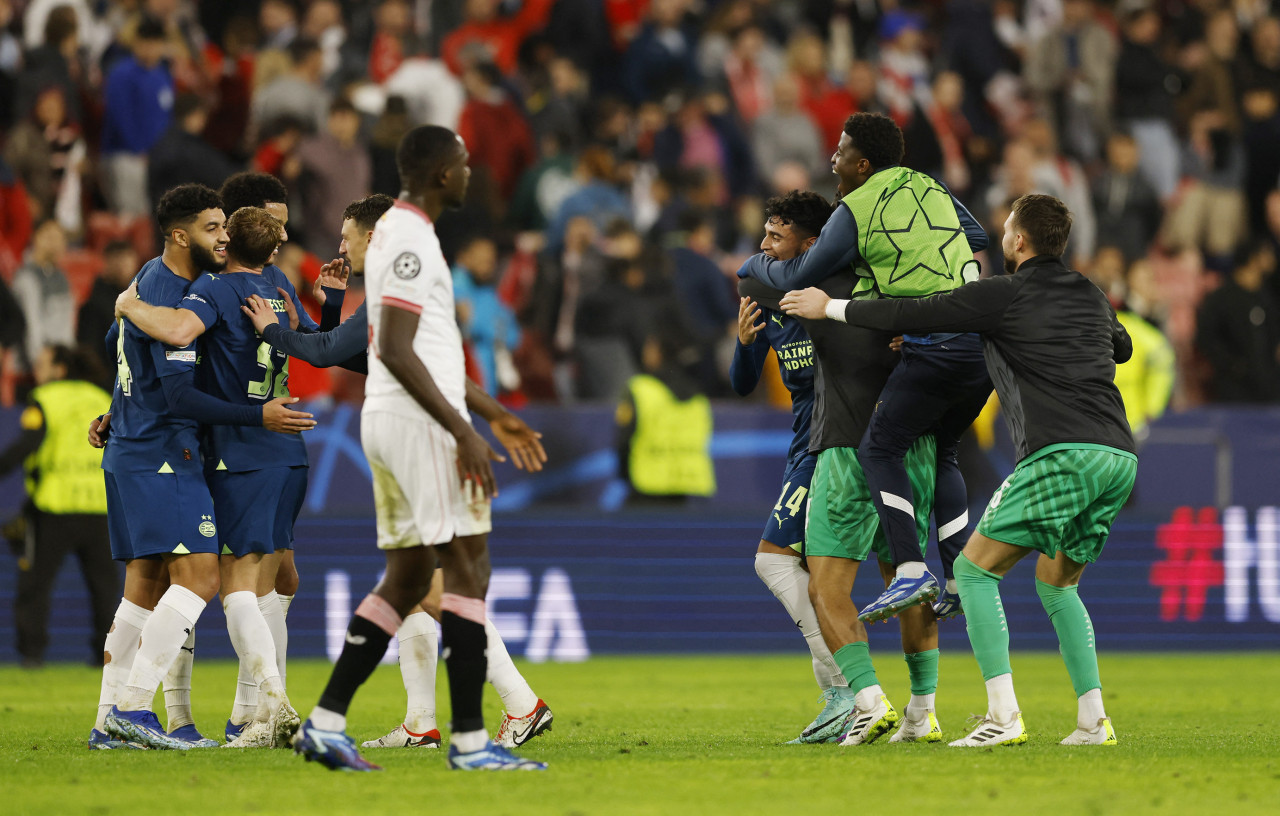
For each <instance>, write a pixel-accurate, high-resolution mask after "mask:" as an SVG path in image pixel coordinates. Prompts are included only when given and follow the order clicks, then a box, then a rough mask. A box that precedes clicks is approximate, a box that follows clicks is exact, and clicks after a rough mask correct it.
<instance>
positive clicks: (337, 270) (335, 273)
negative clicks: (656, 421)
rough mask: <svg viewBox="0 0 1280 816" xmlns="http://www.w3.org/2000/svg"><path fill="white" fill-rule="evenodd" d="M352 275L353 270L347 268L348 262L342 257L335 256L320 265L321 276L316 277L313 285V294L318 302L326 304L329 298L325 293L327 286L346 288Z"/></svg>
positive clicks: (330, 287)
mask: <svg viewBox="0 0 1280 816" xmlns="http://www.w3.org/2000/svg"><path fill="white" fill-rule="evenodd" d="M350 275H351V270H350V269H348V268H347V262H346V261H344V260H342V259H341V258H334V259H333V260H332V261H329V262H328V263H327V264H325V265H324V266H322V267H320V277H318V278H316V282H315V285H314V286H312V287H311V295H312V297H314V298H315V299H316V303H319V304H320V305H321V306H323V305H324V302H325V301H326V300H327V299H328V298H327V297H325V294H324V290H325V289H326V288H329V289H346V288H347V279H348V278H349V277H350Z"/></svg>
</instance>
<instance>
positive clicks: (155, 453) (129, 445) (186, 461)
mask: <svg viewBox="0 0 1280 816" xmlns="http://www.w3.org/2000/svg"><path fill="white" fill-rule="evenodd" d="M136 280H137V281H138V297H139V298H141V299H142V300H144V301H146V302H147V303H149V304H151V305H152V306H168V307H176V306H178V305H179V304H180V303H181V302H182V299H183V298H184V297H185V296H186V294H187V291H188V289H189V287H190V286H191V282H190V281H188V280H187V279H186V278H183V277H181V276H179V275H176V274H174V272H173V271H172V270H170V269H169V267H167V266H165V265H164V263H163V262H162V261H161V259H160V258H153V259H151V260H150V261H148V262H147V263H146V264H145V265H144V266H143V267H142V270H141V271H140V272H139V273H138V275H137V278H136ZM111 336H114V337H115V350H116V383H115V388H114V391H113V393H112V396H111V436H110V441H109V443H108V444H107V449H106V451H105V452H104V453H103V456H102V468H103V470H108V471H111V472H113V473H127V472H140V471H145V472H151V473H157V472H163V473H167V472H169V471H172V472H174V473H181V472H189V473H199V472H200V467H201V464H200V445H199V438H198V431H199V426H198V425H197V424H196V422H195V420H192V419H181V418H179V417H176V416H173V415H172V414H170V413H169V406H168V403H167V402H166V400H165V396H164V390H163V388H162V387H161V384H160V380H161V378H162V377H194V376H195V368H196V347H195V344H194V343H193V344H191V345H190V346H187V347H186V348H176V347H174V346H168V345H165V344H164V343H161V342H160V341H159V340H153V339H152V338H151V337H149V336H147V335H146V334H143V333H142V332H141V331H139V330H138V329H137V327H136V326H134V325H133V324H132V323H130V322H129V321H128V320H123V319H121V320H117V321H116V324H115V325H114V326H112V328H111V331H110V332H109V333H108V337H109V338H110V337H111Z"/></svg>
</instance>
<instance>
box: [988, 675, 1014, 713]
mask: <svg viewBox="0 0 1280 816" xmlns="http://www.w3.org/2000/svg"><path fill="white" fill-rule="evenodd" d="M1020 710H1021V709H1019V708H1018V697H1017V695H1015V694H1014V693H1013V675H1012V674H1002V675H1000V676H998V677H992V678H991V679H990V680H988V681H987V713H988V714H990V715H991V716H992V717H994V718H995V721H996V722H998V723H1000V724H1001V725H1005V724H1008V722H1009V721H1010V720H1012V719H1013V715H1014V714H1017V713H1018V712H1019V711H1020Z"/></svg>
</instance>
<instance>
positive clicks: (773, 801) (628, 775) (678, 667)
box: [0, 652, 1280, 816]
mask: <svg viewBox="0 0 1280 816" xmlns="http://www.w3.org/2000/svg"><path fill="white" fill-rule="evenodd" d="M521 668H522V670H523V671H524V672H525V674H526V676H527V677H528V679H529V681H530V683H531V684H532V685H533V687H534V689H535V690H536V691H537V692H538V693H539V694H540V695H542V696H543V697H544V698H545V699H546V700H547V701H548V702H549V704H550V705H551V707H552V710H553V711H554V712H555V726H554V730H553V731H551V732H550V733H549V734H547V735H545V736H543V737H539V738H537V739H536V740H534V741H533V742H531V743H530V744H529V745H528V746H526V747H525V749H524V750H523V751H522V753H524V754H526V755H528V756H530V757H534V758H537V759H543V760H546V761H548V762H550V763H551V769H550V770H549V771H548V772H546V773H542V774H534V773H520V774H514V773H513V774H481V773H472V774H462V773H452V772H449V771H447V770H446V769H445V766H444V759H443V756H442V755H441V753H440V752H434V751H411V750H381V751H370V752H367V754H366V755H367V756H369V757H370V758H372V759H374V761H375V762H378V763H380V764H382V765H383V766H384V767H385V768H386V770H385V771H384V772H383V773H378V774H342V773H333V772H330V771H327V770H324V769H323V768H321V767H319V766H317V765H314V764H307V763H304V762H303V761H302V760H301V759H300V758H298V757H295V756H293V755H292V753H290V752H287V751H269V750H258V751H244V752H242V751H223V750H216V749H209V750H203V751H190V752H186V753H174V752H159V751H156V752H150V751H148V752H143V751H111V752H93V751H89V750H87V749H86V748H85V745H84V738H86V737H87V735H88V732H89V728H90V726H91V724H92V719H93V712H94V706H95V704H96V702H97V697H98V682H99V677H100V674H99V672H97V671H94V670H92V669H89V668H84V667H79V666H58V667H51V668H46V669H43V670H40V671H34V672H24V671H21V670H20V669H17V668H12V667H4V668H0V792H2V793H0V797H2V800H0V801H2V804H0V811H3V812H4V813H6V814H27V813H59V814H61V813H90V814H98V813H120V814H130V816H136V815H137V814H148V813H165V814H170V813H190V814H204V813H306V814H345V813H352V814H382V813H397V812H401V813H403V812H440V813H459V814H486V815H488V814H493V816H498V814H513V816H514V815H515V814H543V813H547V814H566V815H567V814H631V813H646V814H647V813H653V814H659V813H660V814H714V813H726V814H743V813H767V814H781V816H801V814H810V813H853V814H874V813H891V814H906V813H942V814H951V813H996V812H1002V813H1031V814H1034V813H1046V812H1047V813H1057V814H1064V815H1065V814H1077V813H1084V814H1091V813H1124V814H1132V813H1197V814H1199V813H1228V812H1230V813H1233V814H1246V813H1275V812H1276V810H1275V808H1276V802H1277V801H1278V800H1280V729H1278V728H1277V725H1276V723H1278V722H1280V699H1278V698H1277V696H1276V695H1275V693H1274V691H1275V688H1276V682H1277V680H1280V655H1275V654H1248V655H1238V654H1200V655H1104V656H1103V658H1102V676H1103V680H1104V682H1105V683H1106V684H1107V685H1106V688H1105V689H1104V695H1105V699H1106V704H1107V711H1108V713H1109V714H1110V715H1111V717H1112V718H1113V720H1114V721H1115V724H1116V731H1117V733H1118V735H1119V738H1120V745H1119V746H1118V747H1115V748H1074V749H1068V748H1063V747H1061V746H1059V745H1058V744H1057V742H1058V740H1060V739H1061V738H1062V737H1063V736H1065V735H1066V734H1067V733H1069V732H1070V731H1071V729H1072V728H1073V727H1074V723H1075V700H1074V697H1073V694H1072V691H1071V686H1070V684H1069V682H1068V680H1067V677H1066V672H1065V669H1063V667H1062V663H1061V661H1060V660H1059V659H1058V657H1057V655H1050V654H1017V655H1015V656H1014V671H1015V676H1016V678H1017V683H1018V697H1019V702H1020V703H1021V705H1022V709H1023V712H1024V716H1025V719H1026V723H1027V728H1028V730H1029V731H1030V732H1031V741H1030V743H1028V744H1027V745H1025V746H1019V747H1012V748H996V749H977V750H972V749H970V750H961V749H953V748H948V747H946V746H945V745H889V744H888V738H887V737H885V738H882V739H881V740H880V741H879V742H877V743H875V744H874V745H870V746H864V747H858V748H839V747H837V746H835V745H816V746H791V745H787V746H784V745H781V744H780V743H782V742H784V741H786V740H788V739H791V738H792V737H794V736H795V735H796V734H797V733H799V731H800V729H801V728H802V727H803V726H804V725H805V724H806V723H808V721H809V720H810V719H811V718H812V717H813V716H814V715H815V714H816V713H817V710H818V706H817V704H816V702H815V698H816V696H817V694H816V687H815V686H814V683H813V679H812V676H811V675H810V674H809V672H808V661H807V660H806V659H805V657H804V656H802V655H795V656H788V657H782V656H767V657H706V658H689V657H646V658H633V657H627V658H596V659H593V660H591V661H590V662H588V663H583V664H577V665H563V664H561V665H554V664H541V665H522V666H521ZM877 669H878V671H879V676H880V680H881V683H882V685H883V686H884V687H885V689H886V691H887V692H888V693H889V697H890V699H891V700H892V701H893V702H894V703H895V705H897V706H898V707H899V709H901V707H902V706H903V705H905V703H906V700H907V694H908V692H907V678H906V668H905V665H904V664H903V662H902V660H901V659H900V658H896V656H894V655H892V654H886V653H883V652H881V653H880V654H879V656H878V665H877ZM328 671H329V667H328V664H326V663H324V662H321V661H296V662H293V663H291V664H290V667H289V686H290V691H291V697H292V699H293V701H294V704H295V705H296V707H297V708H298V710H299V711H300V712H301V713H302V715H303V716H304V717H305V716H306V714H307V712H308V711H309V710H310V708H311V706H312V705H313V703H314V701H315V700H316V699H317V697H318V696H319V693H320V690H321V687H322V686H323V684H324V682H325V680H326V679H327V677H328ZM194 680H195V683H194V686H195V688H194V692H193V702H194V708H195V714H196V719H197V723H198V725H199V726H200V727H201V728H202V729H203V731H204V733H205V734H206V735H207V736H217V735H220V732H221V726H222V723H223V721H224V720H225V719H226V714H227V711H228V710H229V708H230V702H231V696H232V692H233V690H234V684H235V666H234V665H233V664H231V663H227V662H215V661H200V660H197V661H196V669H195V678H194ZM941 680H942V685H941V687H940V694H939V697H938V716H939V719H940V720H941V722H942V727H943V731H944V734H945V736H946V738H947V739H955V738H957V737H959V736H961V735H962V734H963V732H964V730H965V729H964V726H965V718H966V717H967V716H968V715H969V714H970V713H971V712H979V711H983V710H985V705H986V702H985V700H986V698H985V695H984V692H983V686H982V682H981V677H980V675H979V674H978V670H977V667H976V665H975V664H974V662H973V659H972V657H971V656H969V655H950V656H944V657H943V659H942V665H941ZM439 690H440V694H439V699H440V700H441V702H442V708H445V709H447V699H448V695H447V691H446V684H445V681H444V672H443V671H441V672H440V683H439ZM485 700H486V704H487V711H488V721H489V722H490V727H491V728H493V727H496V722H497V717H498V711H499V706H498V700H497V697H496V695H495V694H494V693H493V692H492V690H487V691H486V695H485ZM403 712H404V693H403V688H402V687H401V685H400V677H399V673H398V672H397V670H396V667H395V666H383V667H381V668H379V670H378V671H377V672H376V673H375V675H374V677H373V679H372V680H371V681H370V682H369V684H367V685H366V686H365V687H364V688H363V689H362V690H361V693H360V694H359V695H358V696H357V698H356V701H355V705H354V706H353V708H352V711H351V717H350V733H352V735H353V736H355V737H356V738H357V739H358V740H364V739H370V738H372V737H376V736H380V735H381V734H383V733H385V732H386V731H387V730H389V729H390V728H391V727H393V726H394V725H395V724H396V723H398V722H399V721H400V717H401V716H402V714H403ZM446 721H447V711H442V712H441V722H442V723H443V722H446Z"/></svg>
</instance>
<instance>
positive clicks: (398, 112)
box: [369, 96, 413, 198]
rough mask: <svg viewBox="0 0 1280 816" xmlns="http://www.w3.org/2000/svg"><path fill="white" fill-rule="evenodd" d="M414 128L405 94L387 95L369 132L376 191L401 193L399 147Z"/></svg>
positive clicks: (373, 186)
mask: <svg viewBox="0 0 1280 816" xmlns="http://www.w3.org/2000/svg"><path fill="white" fill-rule="evenodd" d="M412 128H413V124H412V123H411V122H410V121H409V108H408V106H407V105H406V104H405V99H404V97H403V96H388V97H387V103H386V106H385V107H384V108H383V110H382V115H381V116H379V117H378V121H376V122H374V123H373V129H372V130H371V131H370V133H369V163H370V164H369V170H370V173H371V174H372V175H371V177H370V184H369V189H371V190H372V191H373V192H375V193H382V194H384V195H389V196H391V197H392V198H395V197H396V196H399V195H400V171H399V170H398V169H397V168H396V147H397V146H398V145H399V144H400V139H401V138H403V136H404V135H405V134H406V133H408V132H409V131H410V130H411V129H412Z"/></svg>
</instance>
